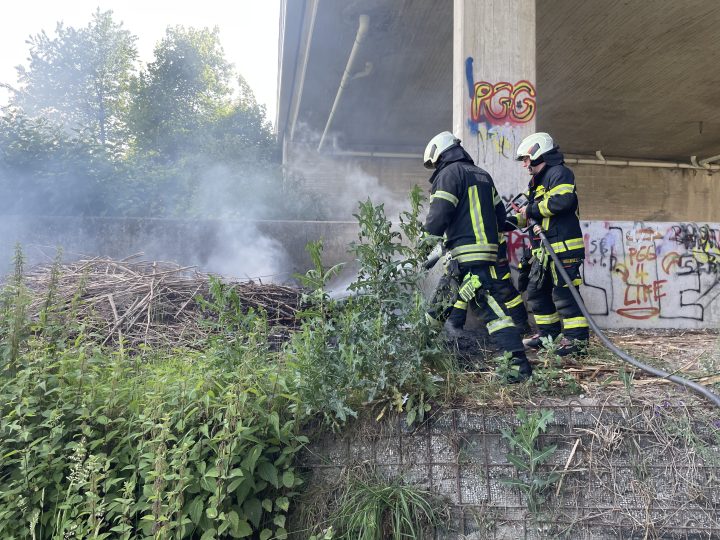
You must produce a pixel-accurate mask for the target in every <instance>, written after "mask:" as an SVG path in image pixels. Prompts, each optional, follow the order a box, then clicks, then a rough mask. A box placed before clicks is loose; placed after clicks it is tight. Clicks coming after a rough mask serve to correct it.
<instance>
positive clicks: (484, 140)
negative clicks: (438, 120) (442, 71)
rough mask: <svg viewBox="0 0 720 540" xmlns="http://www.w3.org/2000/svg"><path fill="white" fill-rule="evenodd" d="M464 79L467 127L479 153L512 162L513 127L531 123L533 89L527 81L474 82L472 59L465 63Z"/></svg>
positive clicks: (535, 106)
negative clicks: (475, 141)
mask: <svg viewBox="0 0 720 540" xmlns="http://www.w3.org/2000/svg"><path fill="white" fill-rule="evenodd" d="M465 77H466V79H467V85H468V92H469V96H470V116H469V118H468V127H469V128H470V132H471V133H472V134H474V135H476V136H477V138H478V145H479V148H478V154H479V156H480V157H481V158H484V157H486V155H487V153H488V152H493V153H496V154H498V155H500V156H503V157H506V158H509V159H512V158H513V152H514V150H515V147H516V144H517V142H519V141H517V140H516V135H515V132H514V130H513V126H517V125H522V124H525V123H527V122H530V121H531V120H532V119H533V118H534V117H535V112H536V109H537V104H536V101H535V87H534V86H533V85H532V83H531V82H529V81H518V82H516V83H514V84H513V83H509V82H506V81H500V82H496V83H490V82H487V81H475V75H474V73H473V59H472V57H468V58H467V59H466V60H465Z"/></svg>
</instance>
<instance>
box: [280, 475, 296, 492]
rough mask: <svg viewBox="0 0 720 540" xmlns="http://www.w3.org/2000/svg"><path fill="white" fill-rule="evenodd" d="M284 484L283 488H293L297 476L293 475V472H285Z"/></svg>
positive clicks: (283, 476)
mask: <svg viewBox="0 0 720 540" xmlns="http://www.w3.org/2000/svg"><path fill="white" fill-rule="evenodd" d="M282 483H283V486H285V487H287V488H290V487H293V484H295V475H294V474H293V473H292V471H285V472H284V473H283V475H282Z"/></svg>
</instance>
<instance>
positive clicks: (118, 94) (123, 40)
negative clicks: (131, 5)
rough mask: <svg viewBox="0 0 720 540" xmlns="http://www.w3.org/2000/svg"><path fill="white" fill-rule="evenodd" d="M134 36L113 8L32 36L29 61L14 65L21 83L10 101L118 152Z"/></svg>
mask: <svg viewBox="0 0 720 540" xmlns="http://www.w3.org/2000/svg"><path fill="white" fill-rule="evenodd" d="M136 39H137V38H136V37H135V36H134V35H132V34H131V33H130V32H129V31H127V30H124V29H123V28H122V23H117V22H115V21H114V20H113V18H112V11H105V12H101V11H100V10H99V9H98V10H97V11H96V12H95V13H94V14H93V17H92V20H91V22H90V23H89V24H88V26H87V27H85V28H81V29H79V30H77V29H75V28H72V27H65V26H63V24H62V23H58V25H57V27H56V32H55V36H52V37H51V36H48V34H47V33H46V32H44V31H43V32H41V33H40V34H37V35H36V36H33V37H31V38H30V40H29V44H30V63H29V65H28V66H27V67H26V66H18V68H17V70H18V80H19V83H20V88H19V89H18V90H17V91H16V92H15V94H14V96H13V98H12V104H13V105H15V106H17V107H19V108H21V109H22V110H23V111H24V112H25V114H27V115H29V116H31V117H35V118H39V117H44V118H47V119H50V120H51V121H53V122H55V123H56V124H58V125H61V126H63V127H64V128H65V129H68V130H71V131H78V132H82V133H83V134H84V135H85V136H86V137H89V138H91V139H94V140H95V141H96V142H97V143H98V144H99V145H102V146H103V147H106V148H107V149H109V150H112V151H114V152H122V151H123V150H124V149H125V148H126V146H127V137H128V132H127V125H126V116H127V111H128V104H129V102H130V82H131V78H132V75H133V71H134V66H135V61H136V59H137V49H136V47H135V41H136Z"/></svg>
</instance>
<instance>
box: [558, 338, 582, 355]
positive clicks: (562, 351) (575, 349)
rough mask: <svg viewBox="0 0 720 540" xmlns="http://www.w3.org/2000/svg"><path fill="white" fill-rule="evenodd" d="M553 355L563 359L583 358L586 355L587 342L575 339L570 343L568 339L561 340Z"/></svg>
mask: <svg viewBox="0 0 720 540" xmlns="http://www.w3.org/2000/svg"><path fill="white" fill-rule="evenodd" d="M555 354H557V355H558V356H560V357H561V358H564V357H566V356H575V357H577V358H580V357H582V358H585V357H587V355H588V341H587V340H580V339H576V340H575V341H570V340H568V339H562V340H561V341H560V345H559V346H558V348H557V350H556V351H555Z"/></svg>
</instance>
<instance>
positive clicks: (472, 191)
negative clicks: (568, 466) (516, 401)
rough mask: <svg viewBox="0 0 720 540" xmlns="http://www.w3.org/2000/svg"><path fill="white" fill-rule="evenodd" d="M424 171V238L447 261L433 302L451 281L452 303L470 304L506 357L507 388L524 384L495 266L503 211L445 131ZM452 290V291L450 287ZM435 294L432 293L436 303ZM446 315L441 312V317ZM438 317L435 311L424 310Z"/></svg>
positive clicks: (523, 365) (520, 351) (524, 369)
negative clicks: (439, 243) (438, 241)
mask: <svg viewBox="0 0 720 540" xmlns="http://www.w3.org/2000/svg"><path fill="white" fill-rule="evenodd" d="M424 165H425V167H426V168H428V169H434V171H433V174H432V176H431V177H430V183H431V184H432V187H431V189H430V194H431V195H430V208H429V211H428V215H427V218H426V220H425V225H424V229H425V232H426V233H427V234H429V235H431V237H435V238H439V237H440V236H443V235H444V236H445V242H444V246H445V249H446V250H447V252H448V257H449V261H448V264H447V265H446V272H447V274H451V278H452V279H448V278H447V274H446V277H445V278H444V279H441V282H440V284H439V291H438V292H439V296H441V297H443V296H444V297H451V296H452V292H453V291H452V290H450V291H445V292H443V291H442V290H441V289H442V288H443V287H447V284H448V282H450V283H452V281H455V283H457V284H458V285H457V286H456V287H457V289H456V290H457V297H459V299H460V301H462V302H467V303H471V304H472V307H473V309H474V310H475V311H477V313H478V315H479V316H480V318H481V319H482V320H483V322H484V323H485V326H486V327H487V331H488V334H489V335H490V339H491V341H492V342H493V345H495V347H497V348H498V349H500V350H503V351H506V352H508V353H510V355H511V358H512V369H513V373H512V374H511V376H510V377H509V380H510V382H518V381H524V380H526V379H528V378H529V377H530V375H531V374H532V368H531V367H530V364H529V363H528V360H527V357H526V356H525V351H524V347H523V344H522V340H521V337H520V333H519V331H518V329H517V328H516V327H515V325H514V324H513V321H512V319H511V318H510V316H509V314H508V311H507V308H506V307H505V305H504V302H505V299H504V298H503V296H502V294H501V290H500V289H501V279H499V277H500V276H498V272H497V268H496V267H495V263H496V262H497V258H498V243H499V238H500V234H499V231H500V230H502V227H503V226H504V224H505V206H504V205H503V202H502V199H501V198H500V195H498V193H497V191H496V189H495V185H494V184H493V181H492V178H491V177H490V175H489V174H488V173H487V172H486V171H484V170H482V169H481V168H480V167H477V166H476V165H475V164H474V163H473V160H472V158H471V157H470V155H469V154H468V153H467V152H466V151H465V150H464V149H463V147H462V146H461V145H460V139H458V138H457V137H455V136H454V135H453V134H452V133H450V132H449V131H444V132H442V133H439V134H438V135H436V136H435V137H433V138H432V139H431V140H430V142H429V143H428V145H427V147H426V148H425V154H424ZM451 289H452V285H451ZM437 296H438V293H436V297H437ZM445 313H447V310H446V311H445ZM429 314H430V316H433V315H435V316H439V315H440V310H432V309H431V310H430V313H429Z"/></svg>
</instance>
